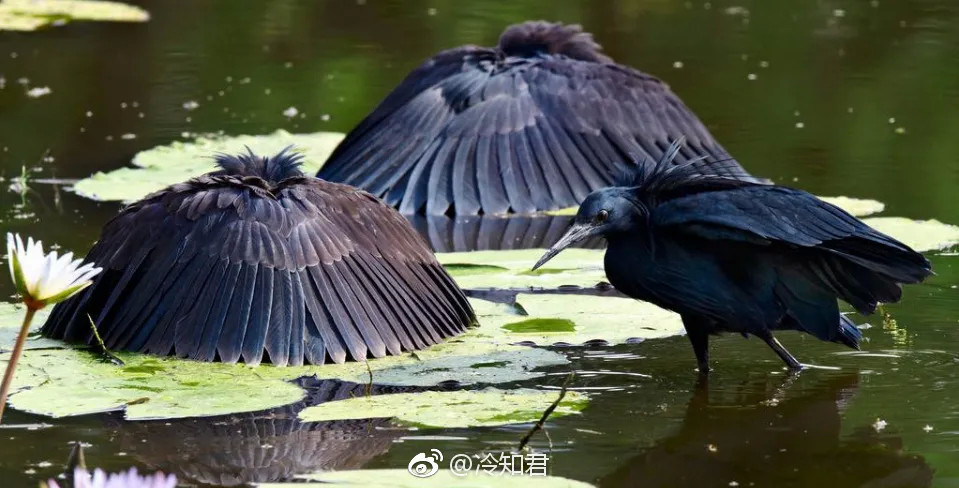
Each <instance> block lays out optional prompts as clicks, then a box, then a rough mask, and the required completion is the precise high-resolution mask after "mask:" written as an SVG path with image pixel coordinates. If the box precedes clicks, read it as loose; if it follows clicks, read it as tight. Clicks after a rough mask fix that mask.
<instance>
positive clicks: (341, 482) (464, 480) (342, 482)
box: [256, 469, 593, 488]
mask: <svg viewBox="0 0 959 488" xmlns="http://www.w3.org/2000/svg"><path fill="white" fill-rule="evenodd" d="M303 481H306V483H303ZM256 486H257V487H258V488H292V487H295V488H329V487H331V486H332V487H337V486H364V487H366V486H376V487H378V488H448V487H455V488H591V487H592V486H593V485H591V484H589V483H584V482H582V481H576V480H571V479H568V478H560V477H556V476H490V475H486V474H485V473H475V474H470V475H467V476H456V475H453V474H452V473H451V472H450V471H449V470H448V469H440V470H439V471H437V472H436V474H434V475H432V476H430V477H428V478H417V477H414V476H412V475H410V473H408V472H407V470H405V469H361V470H351V471H327V472H320V473H314V474H305V475H298V476H297V481H296V482H295V483H260V484H258V485H256Z"/></svg>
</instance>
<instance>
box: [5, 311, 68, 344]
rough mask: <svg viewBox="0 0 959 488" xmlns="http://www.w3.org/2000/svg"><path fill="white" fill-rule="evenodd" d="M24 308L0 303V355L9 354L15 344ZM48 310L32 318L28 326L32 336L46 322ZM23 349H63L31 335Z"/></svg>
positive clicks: (49, 341)
mask: <svg viewBox="0 0 959 488" xmlns="http://www.w3.org/2000/svg"><path fill="white" fill-rule="evenodd" d="M24 313H26V308H25V307H24V306H23V305H19V304H13V303H4V302H0V353H3V352H9V351H10V350H11V349H13V345H14V344H15V343H16V342H17V336H18V335H19V334H20V325H21V324H22V323H23V314H24ZM49 314H50V309H48V308H45V309H42V310H38V311H37V313H36V315H34V316H33V323H32V324H31V325H30V333H31V334H33V333H34V332H36V331H37V330H39V329H40V326H41V325H42V324H43V322H44V321H46V320H47V315H49ZM23 347H24V348H25V349H41V348H48V347H63V343H62V342H59V341H54V340H51V339H47V338H45V337H40V336H36V335H31V336H28V337H27V341H26V342H25V343H24V346H23Z"/></svg>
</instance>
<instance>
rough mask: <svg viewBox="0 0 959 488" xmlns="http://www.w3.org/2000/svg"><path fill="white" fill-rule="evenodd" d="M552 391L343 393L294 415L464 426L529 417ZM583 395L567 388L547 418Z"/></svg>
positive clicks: (568, 410) (573, 407)
mask: <svg viewBox="0 0 959 488" xmlns="http://www.w3.org/2000/svg"><path fill="white" fill-rule="evenodd" d="M557 395H558V393H557V392H556V391H542V390H531V389H520V390H497V389H494V388H487V389H484V390H473V391H468V390H463V391H427V392H422V393H395V394H389V395H374V396H364V397H356V398H349V399H346V400H339V401H335V402H326V403H321V404H319V405H315V406H312V407H307V408H305V409H303V410H301V411H300V414H299V416H300V420H303V421H306V422H323V421H329V420H347V419H367V418H393V419H395V420H396V422H398V423H401V424H404V425H409V426H415V427H435V428H449V429H452V428H464V427H482V426H491V425H504V424H522V423H529V422H535V421H537V420H539V419H540V417H542V415H543V411H544V410H546V409H547V408H548V407H549V406H550V405H551V404H552V403H553V402H554V401H556V398H557ZM586 403H587V400H586V396H585V395H583V394H581V393H577V392H567V393H566V396H565V397H564V398H563V401H562V402H560V404H559V406H557V407H556V410H554V411H553V413H552V415H551V417H561V416H564V415H569V414H572V413H575V412H578V411H580V410H582V409H583V408H585V407H586Z"/></svg>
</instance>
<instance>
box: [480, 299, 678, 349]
mask: <svg viewBox="0 0 959 488" xmlns="http://www.w3.org/2000/svg"><path fill="white" fill-rule="evenodd" d="M516 303H517V304H519V305H520V307H521V308H522V309H523V310H525V311H526V313H527V314H528V315H526V316H524V315H518V314H515V313H510V311H509V310H507V309H506V308H505V307H496V306H490V305H488V304H483V303H480V302H479V301H474V302H473V305H474V308H475V309H476V313H477V315H478V316H479V318H480V322H481V323H482V324H483V325H484V327H481V328H480V329H479V330H478V331H477V333H478V334H486V335H488V336H489V337H490V339H491V340H495V341H498V342H505V343H517V342H531V343H534V344H538V345H550V344H573V345H578V344H583V343H586V342H589V341H594V340H602V341H605V342H607V343H609V344H622V343H626V342H630V341H632V340H636V339H652V338H659V337H669V336H675V335H680V334H683V331H684V329H683V323H682V320H681V319H680V317H679V315H677V314H676V313H673V312H670V311H668V310H665V309H662V308H659V307H657V306H656V305H653V304H651V303H647V302H642V301H639V300H634V299H632V298H620V297H599V296H589V295H577V296H569V295H555V294H535V295H532V294H522V293H521V294H519V295H517V296H516ZM570 324H571V325H572V330H569V325H570Z"/></svg>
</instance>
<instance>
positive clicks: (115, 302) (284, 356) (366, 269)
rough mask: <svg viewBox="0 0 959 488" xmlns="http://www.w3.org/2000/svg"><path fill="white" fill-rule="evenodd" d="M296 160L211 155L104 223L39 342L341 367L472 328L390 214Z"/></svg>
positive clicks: (444, 282)
mask: <svg viewBox="0 0 959 488" xmlns="http://www.w3.org/2000/svg"><path fill="white" fill-rule="evenodd" d="M300 159H301V158H300V156H299V155H296V154H292V153H289V152H285V151H284V152H280V153H279V154H277V155H275V156H273V157H269V158H266V157H258V156H255V155H253V154H252V153H250V154H241V155H238V156H230V155H219V156H218V157H217V158H216V162H217V164H219V166H220V168H221V169H220V170H219V171H216V172H213V173H209V174H206V175H203V176H200V177H197V178H194V179H191V180H189V181H187V182H185V183H181V184H177V185H173V186H171V187H168V188H166V189H163V190H161V191H159V192H156V193H153V194H152V195H149V196H147V197H146V198H144V199H143V200H140V201H139V202H136V203H134V204H132V205H130V206H129V207H127V208H126V209H124V210H123V211H122V212H121V213H120V214H119V215H118V216H117V217H115V218H114V219H113V220H111V221H110V222H108V223H107V224H106V226H105V227H104V229H103V233H102V235H101V236H100V240H99V241H98V242H97V243H96V244H95V245H94V246H93V249H91V250H90V253H89V255H88V256H87V258H86V260H87V261H88V262H94V263H97V265H98V266H101V267H103V269H104V272H103V273H101V274H100V276H98V277H97V278H96V280H94V283H93V285H91V286H90V287H88V288H87V289H86V290H84V291H83V292H82V293H81V294H78V295H76V296H74V297H73V298H72V299H70V300H68V301H66V302H62V303H60V304H59V305H57V307H56V308H55V309H54V310H53V312H52V313H51V315H50V318H49V319H48V320H47V323H46V324H45V325H44V327H43V330H42V333H43V334H44V335H45V336H47V337H53V338H56V339H65V340H71V341H80V342H85V343H88V344H89V343H93V341H94V337H93V332H92V329H91V327H90V321H91V320H92V321H93V322H94V323H95V324H96V326H97V328H98V330H99V333H100V336H101V337H102V338H103V341H104V343H105V345H106V346H107V347H108V348H110V349H123V350H128V351H142V352H148V353H153V354H159V355H167V354H175V355H177V356H180V357H186V358H190V359H196V360H201V361H213V360H216V359H219V360H220V361H223V362H228V363H233V362H236V361H238V360H240V359H241V358H242V359H243V361H244V362H246V363H248V364H256V363H259V362H260V361H261V360H262V359H263V357H264V353H265V354H266V356H267V358H268V360H269V361H270V362H271V363H273V364H277V365H286V364H290V365H299V364H303V363H304V362H307V363H312V364H322V363H324V362H325V361H333V362H336V363H342V362H344V361H346V360H347V359H350V358H351V359H353V360H357V361H362V360H365V359H366V358H368V357H375V358H376V357H382V356H385V355H387V354H393V355H396V354H400V353H401V352H402V351H410V350H414V349H421V348H424V347H427V346H429V345H432V344H436V343H439V342H442V341H443V340H444V339H446V338H449V337H451V336H453V335H456V334H458V333H460V332H463V331H464V330H465V328H466V327H467V326H469V325H471V324H473V323H474V322H475V317H474V314H473V310H472V308H471V307H470V305H469V303H468V302H467V301H466V297H465V296H464V295H463V292H462V291H461V290H460V289H459V288H458V287H457V286H456V284H455V283H454V282H453V279H452V278H450V276H449V274H447V272H446V270H445V269H443V267H442V266H441V265H440V264H439V263H438V262H437V261H436V258H435V257H434V256H433V253H432V252H431V251H430V249H429V247H427V246H426V244H425V243H424V242H423V240H422V238H421V237H420V236H419V235H418V234H417V233H416V231H414V230H413V228H412V227H411V226H410V225H409V223H408V222H407V221H406V220H405V219H404V218H403V216H401V215H400V214H399V213H398V212H396V210H394V209H393V208H390V207H389V206H387V205H384V204H383V203H382V202H380V201H379V200H377V199H376V198H375V197H373V196H372V195H370V194H368V193H366V192H363V191H360V190H357V189H356V188H353V187H350V186H347V185H341V184H337V183H329V182H326V181H322V180H319V179H317V178H313V177H311V176H306V175H304V174H303V173H302V172H301V171H300V169H299V166H300Z"/></svg>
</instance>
